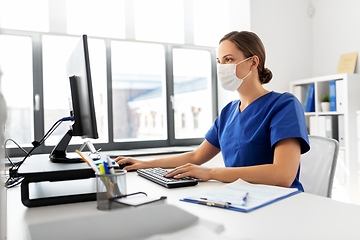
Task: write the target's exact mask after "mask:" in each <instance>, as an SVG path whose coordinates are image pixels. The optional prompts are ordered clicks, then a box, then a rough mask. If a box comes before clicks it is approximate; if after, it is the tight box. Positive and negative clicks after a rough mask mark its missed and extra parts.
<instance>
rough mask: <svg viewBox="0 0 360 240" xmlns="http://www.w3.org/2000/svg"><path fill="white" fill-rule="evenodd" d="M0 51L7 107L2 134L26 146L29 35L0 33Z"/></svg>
mask: <svg viewBox="0 0 360 240" xmlns="http://www.w3.org/2000/svg"><path fill="white" fill-rule="evenodd" d="M0 52H1V54H0V68H1V71H2V72H3V75H2V77H1V82H0V83H1V92H2V93H3V95H4V98H5V100H6V103H7V108H8V110H7V111H8V114H7V123H6V126H5V137H6V138H13V139H14V140H15V141H16V142H18V143H19V144H22V145H23V146H29V145H30V143H31V142H32V141H33V138H34V127H33V126H34V122H33V119H34V115H33V62H32V42H31V38H30V37H22V36H8V35H0Z"/></svg>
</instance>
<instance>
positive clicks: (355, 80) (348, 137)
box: [290, 74, 360, 204]
mask: <svg viewBox="0 0 360 240" xmlns="http://www.w3.org/2000/svg"><path fill="white" fill-rule="evenodd" d="M330 82H335V84H336V86H337V87H336V111H326V112H324V111H322V109H321V106H320V103H321V98H322V96H323V95H325V94H326V93H329V89H330ZM312 84H314V101H315V111H313V112H305V118H306V125H307V128H308V132H309V134H310V135H320V136H326V137H333V138H335V139H337V140H338V141H339V143H340V157H339V158H338V164H337V169H336V178H337V180H338V182H339V183H340V184H342V185H343V186H344V187H345V189H346V191H347V194H348V197H349V198H350V201H351V202H352V203H357V204H359V203H360V186H359V179H360V178H359V173H360V171H359V169H360V168H359V165H360V163H359V161H358V150H357V147H358V138H357V113H356V112H357V111H358V110H360V75H359V74H336V75H330V76H321V77H314V78H307V79H301V80H296V81H291V82H290V92H292V93H293V94H294V95H296V96H297V97H298V98H299V100H300V102H301V103H302V104H304V103H305V100H306V91H307V88H308V86H309V85H312ZM329 131H330V132H329ZM329 134H330V135H329Z"/></svg>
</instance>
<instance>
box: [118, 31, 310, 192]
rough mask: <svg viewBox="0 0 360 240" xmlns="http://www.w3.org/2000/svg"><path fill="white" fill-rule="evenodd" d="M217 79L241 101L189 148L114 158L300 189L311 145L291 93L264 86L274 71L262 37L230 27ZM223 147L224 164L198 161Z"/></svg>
mask: <svg viewBox="0 0 360 240" xmlns="http://www.w3.org/2000/svg"><path fill="white" fill-rule="evenodd" d="M217 60H218V63H219V64H218V80H219V81H220V83H221V85H222V87H223V88H224V89H226V90H229V91H237V92H238V94H239V100H235V101H232V102H230V103H229V104H227V105H226V106H225V107H224V108H223V109H222V111H221V113H220V115H219V116H218V117H217V119H216V120H215V122H214V124H213V126H212V127H211V128H210V130H209V131H208V132H207V134H206V135H205V140H204V142H203V143H202V144H201V145H200V146H199V147H198V148H197V149H196V150H195V151H193V152H188V153H184V154H180V155H176V156H174V157H168V158H162V159H155V160H152V161H140V160H136V159H133V158H126V157H118V158H117V159H116V160H115V161H116V162H117V163H118V164H122V163H131V164H132V165H130V166H127V167H125V169H126V170H133V169H140V168H150V167H162V168H174V170H172V171H169V173H168V174H167V175H165V176H166V177H174V178H182V177H187V176H189V177H194V178H197V179H202V180H204V181H207V180H210V179H214V180H218V181H222V182H233V181H235V180H237V179H239V178H241V179H243V180H245V181H247V182H251V183H260V184H268V185H275V186H283V187H293V188H298V189H299V190H301V191H303V188H302V185H301V183H300V182H299V171H300V164H299V162H300V155H301V154H302V153H305V152H307V151H308V150H309V149H310V146H309V140H308V134H307V129H306V123H305V116H304V112H303V108H302V105H301V103H300V102H299V101H298V99H297V98H296V97H295V96H294V95H292V94H290V93H277V92H273V91H268V90H266V89H265V88H264V87H263V84H266V83H268V82H269V81H270V80H271V78H272V73H271V71H270V70H269V69H268V68H265V49H264V46H263V44H262V42H261V40H260V38H259V37H258V36H257V35H256V34H254V33H252V32H247V31H242V32H230V33H228V34H227V35H225V36H224V37H223V38H222V39H221V40H220V45H219V50H218V58H217ZM220 151H221V152H222V155H223V159H224V163H225V166H226V167H223V168H206V167H202V166H201V165H202V164H203V163H205V162H207V161H209V160H211V159H212V158H213V157H215V156H216V155H217V154H218V153H219V152H220Z"/></svg>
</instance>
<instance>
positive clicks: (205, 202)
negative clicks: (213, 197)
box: [197, 198, 231, 208]
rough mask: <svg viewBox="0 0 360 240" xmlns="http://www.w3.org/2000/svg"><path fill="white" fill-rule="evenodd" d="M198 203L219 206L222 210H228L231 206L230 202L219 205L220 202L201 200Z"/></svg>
mask: <svg viewBox="0 0 360 240" xmlns="http://www.w3.org/2000/svg"><path fill="white" fill-rule="evenodd" d="M197 202H198V203H203V204H206V205H208V206H217V207H222V208H228V207H230V205H231V203H230V202H225V203H218V202H214V201H210V200H208V199H207V198H200V200H197Z"/></svg>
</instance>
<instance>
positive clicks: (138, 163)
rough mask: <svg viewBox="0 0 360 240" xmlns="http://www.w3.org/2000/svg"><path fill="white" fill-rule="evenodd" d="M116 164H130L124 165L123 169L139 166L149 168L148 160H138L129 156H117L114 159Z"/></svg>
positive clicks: (135, 168) (127, 169)
mask: <svg viewBox="0 0 360 240" xmlns="http://www.w3.org/2000/svg"><path fill="white" fill-rule="evenodd" d="M114 161H115V162H116V163H117V164H119V166H120V165H121V164H131V165H128V166H125V167H124V168H123V169H124V170H126V171H130V170H137V169H141V168H150V167H151V166H150V164H149V162H148V161H142V160H138V159H135V158H131V157H122V156H120V157H117V158H116V159H115V160H114Z"/></svg>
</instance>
